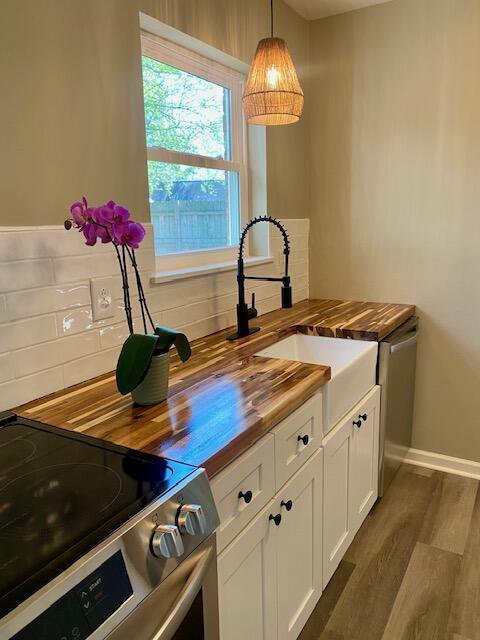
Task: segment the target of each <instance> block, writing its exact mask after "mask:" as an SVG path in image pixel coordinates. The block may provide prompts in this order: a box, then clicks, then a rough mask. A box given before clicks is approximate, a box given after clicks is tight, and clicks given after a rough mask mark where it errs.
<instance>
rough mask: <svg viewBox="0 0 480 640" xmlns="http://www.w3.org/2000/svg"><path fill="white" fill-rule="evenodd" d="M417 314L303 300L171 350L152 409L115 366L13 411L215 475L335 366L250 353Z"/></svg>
mask: <svg viewBox="0 0 480 640" xmlns="http://www.w3.org/2000/svg"><path fill="white" fill-rule="evenodd" d="M414 313H415V307H414V306H412V305H402V304H383V303H370V302H349V301H339V300H305V301H303V302H299V303H297V304H295V305H294V306H293V308H292V309H288V310H286V309H280V310H278V311H273V312H271V313H268V314H265V315H263V316H260V317H258V318H257V319H256V320H254V321H252V322H251V326H255V325H258V326H260V327H261V330H260V331H259V332H258V333H254V334H253V335H251V336H248V337H246V338H243V339H241V340H237V341H235V342H227V341H226V340H225V336H226V335H228V333H231V329H230V330H224V331H219V332H217V333H214V334H212V335H209V336H206V337H205V338H199V339H198V340H195V341H194V342H192V357H191V358H190V360H189V361H188V362H187V363H184V364H183V363H181V362H180V361H179V359H178V357H177V356H176V355H173V354H172V359H171V367H170V386H169V397H168V399H167V400H166V401H165V402H162V403H160V404H158V405H154V406H151V407H138V406H134V405H133V404H132V400H131V397H130V396H121V395H120V394H119V392H118V391H117V388H116V385H115V376H114V374H113V373H110V374H105V375H103V376H99V377H98V378H94V379H93V380H89V381H87V382H84V383H82V384H79V385H76V386H74V387H70V388H68V389H65V390H63V391H59V392H57V393H55V394H52V395H50V396H47V397H45V398H42V399H40V400H36V401H33V402H30V403H28V404H26V405H23V406H22V407H20V408H18V409H16V412H17V413H18V414H19V415H21V416H24V417H26V418H30V419H33V420H40V421H41V422H45V423H47V424H51V425H55V426H58V427H63V428H66V429H72V430H75V431H78V432H81V433H85V434H87V435H90V436H95V437H98V438H103V439H104V440H110V441H112V442H115V443H117V444H120V445H123V446H126V447H130V448H132V449H138V450H141V451H147V452H149V453H153V454H158V455H160V454H161V455H163V456H166V457H169V458H172V459H174V460H179V461H182V462H188V463H189V464H193V465H197V466H202V467H205V468H206V470H207V473H208V474H209V475H210V476H212V475H214V474H215V473H217V472H218V471H220V470H221V469H222V468H224V467H225V466H226V465H227V464H229V463H230V462H231V461H232V460H233V459H234V458H236V457H237V456H238V455H240V454H241V453H243V452H244V451H245V450H246V449H248V448H249V447H250V446H251V445H252V444H253V443H254V442H255V441H256V440H258V439H259V438H260V437H261V436H262V435H263V434H264V433H266V432H267V431H269V430H270V429H271V428H272V427H273V426H275V425H276V424H277V423H278V422H280V421H281V420H282V419H283V418H285V417H286V416H287V415H288V414H290V413H291V412H292V411H294V410H295V409H297V408H298V407H299V406H300V405H302V404H303V403H304V402H305V400H307V398H309V397H310V396H312V395H313V394H314V393H315V391H316V390H318V389H319V388H320V387H321V386H322V385H323V384H325V383H326V382H327V381H328V380H329V379H330V367H328V366H319V365H313V364H304V363H301V362H293V361H287V360H278V359H272V358H263V357H257V356H255V357H254V356H253V354H254V353H256V352H257V351H259V350H261V349H264V348H266V347H268V346H270V345H271V344H273V343H275V342H278V340H281V339H282V338H284V337H286V336H288V335H290V334H292V333H295V332H297V331H300V332H302V333H311V334H316V335H324V336H336V337H342V338H355V339H363V340H382V338H384V337H385V336H387V335H388V334H390V333H391V332H392V331H394V330H395V329H396V328H397V327H399V326H400V325H401V324H402V323H403V322H405V321H406V320H408V318H410V317H411V316H412V315H413V314H414Z"/></svg>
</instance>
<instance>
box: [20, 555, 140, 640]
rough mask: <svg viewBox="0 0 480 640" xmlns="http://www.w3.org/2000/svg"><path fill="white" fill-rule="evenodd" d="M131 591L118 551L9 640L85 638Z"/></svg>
mask: <svg viewBox="0 0 480 640" xmlns="http://www.w3.org/2000/svg"><path fill="white" fill-rule="evenodd" d="M132 595H133V590H132V585H131V583H130V579H129V577H128V573H127V569H126V567H125V562H124V560H123V556H122V552H121V551H117V552H116V553H115V554H114V555H113V556H111V557H110V558H109V559H108V560H106V561H105V562H104V563H103V564H101V565H100V566H99V567H98V568H97V569H96V570H95V571H94V572H93V573H91V574H90V575H89V576H88V577H87V578H85V580H82V582H80V583H79V584H78V585H77V586H76V587H74V588H73V589H71V590H70V591H69V592H68V593H66V594H65V595H64V596H62V597H61V598H60V599H59V600H57V601H56V602H55V603H54V604H52V605H51V606H50V607H49V608H48V609H47V610H46V611H44V613H42V614H41V615H40V616H38V618H36V619H35V620H33V621H32V622H31V623H30V624H29V625H28V626H26V627H25V628H24V629H22V630H21V631H19V632H18V633H17V634H16V635H14V636H13V638H12V640H85V638H88V637H89V636H90V635H91V634H92V633H93V632H94V631H95V629H98V627H99V626H100V625H101V624H102V623H103V622H105V620H107V618H109V617H110V616H111V615H112V614H114V613H115V611H116V610H117V609H118V608H119V607H120V606H121V605H122V604H123V603H124V602H125V601H126V600H128V599H129V598H130V596H132Z"/></svg>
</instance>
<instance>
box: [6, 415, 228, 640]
mask: <svg viewBox="0 0 480 640" xmlns="http://www.w3.org/2000/svg"><path fill="white" fill-rule="evenodd" d="M217 524H218V515H217V512H216V509H215V504H214V501H213V497H212V494H211V491H210V487H209V483H208V479H207V477H206V474H205V472H204V471H203V470H202V469H198V468H196V467H192V466H190V465H187V464H184V463H178V462H175V461H172V460H169V459H165V458H162V457H158V456H153V455H149V454H146V453H142V452H138V451H134V450H131V449H127V448H124V447H119V446H116V445H114V444H111V443H107V442H104V441H102V440H98V439H96V438H91V437H88V436H85V435H83V434H78V433H74V432H71V431H67V430H64V429H59V428H57V427H52V426H49V425H45V424H42V423H39V422H35V421H32V420H28V419H24V418H22V417H18V416H16V415H15V414H12V413H9V412H7V413H3V414H0V618H1V620H0V638H1V640H4V639H7V638H14V639H15V640H30V639H33V638H35V640H57V638H58V640H69V639H72V640H84V639H86V638H89V639H90V638H91V640H97V639H99V638H106V637H108V636H109V634H110V633H112V634H113V633H114V632H116V630H118V629H119V628H120V627H121V625H122V622H123V621H124V620H126V619H127V618H128V617H129V616H132V615H133V612H135V610H136V609H138V608H139V605H141V604H142V603H143V601H144V600H145V599H147V598H148V596H149V595H151V594H153V592H155V591H156V590H158V587H159V585H160V584H161V583H162V582H163V581H165V580H166V579H167V578H168V576H169V575H170V574H172V572H175V571H176V570H177V568H178V567H179V565H180V564H181V563H182V562H183V561H184V560H186V559H187V558H188V557H189V556H191V555H192V554H193V552H194V551H195V549H197V547H199V546H200V547H201V546H202V543H205V541H207V540H208V539H209V536H211V534H212V532H213V531H214V529H215V528H216V526H217ZM210 546H211V544H210ZM193 555H194V554H193ZM193 555H192V557H193ZM161 622H162V621H160V620H158V621H154V624H157V623H158V624H160V623H161ZM178 622H179V621H178V620H177V621H176V623H175V624H176V626H177V627H178V624H177V623H178ZM158 624H157V626H158ZM162 624H163V622H162ZM174 626H175V625H174ZM172 629H173V627H170V631H169V633H170V632H172ZM147 635H148V634H146V637H147ZM112 637H113V636H112ZM158 637H161V636H158ZM168 637H172V635H171V633H170V635H169V636H168ZM192 637H193V636H192ZM199 637H200V636H199ZM202 637H203V636H202ZM138 638H141V634H140V635H138Z"/></svg>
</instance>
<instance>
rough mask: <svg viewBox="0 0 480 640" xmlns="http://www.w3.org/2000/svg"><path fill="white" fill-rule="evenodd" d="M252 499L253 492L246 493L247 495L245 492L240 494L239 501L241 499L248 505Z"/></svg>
mask: <svg viewBox="0 0 480 640" xmlns="http://www.w3.org/2000/svg"><path fill="white" fill-rule="evenodd" d="M252 497H253V493H252V492H251V491H245V493H244V492H243V491H240V493H239V494H238V499H239V500H240V499H241V498H243V499H244V500H245V502H246V503H247V504H248V503H249V502H251V501H252Z"/></svg>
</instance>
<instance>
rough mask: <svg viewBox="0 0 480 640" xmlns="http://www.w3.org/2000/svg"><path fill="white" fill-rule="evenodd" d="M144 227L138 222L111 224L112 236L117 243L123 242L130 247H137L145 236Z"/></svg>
mask: <svg viewBox="0 0 480 640" xmlns="http://www.w3.org/2000/svg"><path fill="white" fill-rule="evenodd" d="M145 233H146V231H145V228H144V227H143V226H142V225H141V224H140V223H139V222H132V221H127V222H120V223H118V224H115V225H114V226H113V236H114V240H115V242H116V243H117V244H125V245H127V246H128V247H130V248H131V249H138V247H139V246H140V243H141V242H142V240H143V238H144V237H145Z"/></svg>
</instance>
